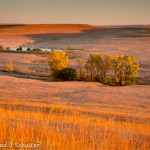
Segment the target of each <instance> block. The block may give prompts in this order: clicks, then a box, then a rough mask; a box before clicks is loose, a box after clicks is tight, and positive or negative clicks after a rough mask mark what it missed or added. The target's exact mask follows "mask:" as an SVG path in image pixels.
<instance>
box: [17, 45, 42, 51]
mask: <svg viewBox="0 0 150 150" xmlns="http://www.w3.org/2000/svg"><path fill="white" fill-rule="evenodd" d="M16 50H17V51H22V50H23V48H22V46H20V47H18V48H17V49H16ZM26 51H34V52H42V51H43V50H42V49H40V48H33V49H31V48H30V47H27V49H26Z"/></svg>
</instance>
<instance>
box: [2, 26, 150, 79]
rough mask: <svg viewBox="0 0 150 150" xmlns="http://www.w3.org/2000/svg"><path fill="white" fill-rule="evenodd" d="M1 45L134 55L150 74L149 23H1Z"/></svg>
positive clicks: (82, 55) (145, 74) (142, 70)
mask: <svg viewBox="0 0 150 150" xmlns="http://www.w3.org/2000/svg"><path fill="white" fill-rule="evenodd" d="M0 44H2V45H4V46H10V47H11V48H13V47H17V46H31V47H41V48H57V49H59V48H60V49H63V48H66V47H68V46H71V47H72V48H73V49H88V50H89V49H90V52H89V53H88V54H87V53H84V52H83V53H82V54H80V56H79V57H87V56H88V55H89V54H90V53H103V54H105V53H110V54H113V55H115V54H126V55H134V56H136V58H137V61H138V63H140V66H141V73H142V74H141V75H142V76H143V74H144V76H146V77H148V76H150V59H149V58H150V26H100V27H98V26H91V25H82V24H81V25H76V24H72V25H69V24H68V25H67V24H61V25H58V24H48V25H23V24H22V25H0ZM95 50H96V52H95Z"/></svg>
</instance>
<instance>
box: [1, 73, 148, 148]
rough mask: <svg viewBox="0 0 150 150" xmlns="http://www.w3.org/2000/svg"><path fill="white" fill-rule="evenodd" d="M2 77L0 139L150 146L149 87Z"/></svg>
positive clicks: (49, 145)
mask: <svg viewBox="0 0 150 150" xmlns="http://www.w3.org/2000/svg"><path fill="white" fill-rule="evenodd" d="M0 79H1V82H0V100H1V101H0V112H1V113H0V115H1V117H0V124H1V126H0V133H1V134H0V141H1V142H2V141H3V142H4V141H7V142H10V143H22V142H23V143H39V144H40V145H39V149H40V150H72V149H74V150H101V149H102V150H110V149H112V150H116V149H118V150H119V149H123V150H148V149H149V147H150V103H149V100H150V94H149V93H150V90H149V86H148V85H147V86H146V85H140V86H128V87H109V86H104V85H101V84H100V83H90V82H44V81H38V80H31V79H21V78H15V77H8V76H3V75H1V76H0ZM13 148H14V147H13ZM14 149H15V148H14ZM28 149H30V148H28Z"/></svg>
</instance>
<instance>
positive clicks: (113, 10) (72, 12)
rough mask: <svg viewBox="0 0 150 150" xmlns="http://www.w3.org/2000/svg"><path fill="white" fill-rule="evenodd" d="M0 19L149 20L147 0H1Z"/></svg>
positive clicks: (99, 22)
mask: <svg viewBox="0 0 150 150" xmlns="http://www.w3.org/2000/svg"><path fill="white" fill-rule="evenodd" d="M0 23H30V24H34V23H41V24H44V23H77V24H78V23H79V24H93V25H123V24H124V25H127V24H150V0H0Z"/></svg>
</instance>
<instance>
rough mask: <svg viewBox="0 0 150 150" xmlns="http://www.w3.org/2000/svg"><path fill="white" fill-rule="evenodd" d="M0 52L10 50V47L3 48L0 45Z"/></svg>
mask: <svg viewBox="0 0 150 150" xmlns="http://www.w3.org/2000/svg"><path fill="white" fill-rule="evenodd" d="M0 50H10V47H4V46H2V45H0Z"/></svg>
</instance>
